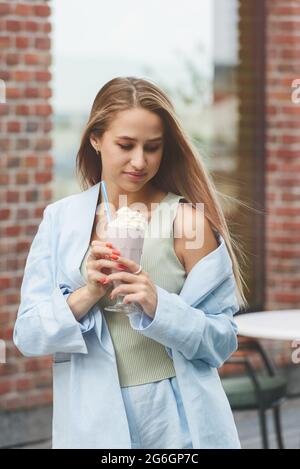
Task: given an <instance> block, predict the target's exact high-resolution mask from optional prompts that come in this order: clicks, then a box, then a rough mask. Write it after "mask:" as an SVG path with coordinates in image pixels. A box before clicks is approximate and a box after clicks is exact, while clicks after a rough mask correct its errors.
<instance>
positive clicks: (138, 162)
mask: <svg viewBox="0 0 300 469" xmlns="http://www.w3.org/2000/svg"><path fill="white" fill-rule="evenodd" d="M131 164H132V166H133V167H134V168H136V169H138V170H141V169H144V168H145V166H146V160H145V156H144V151H143V150H137V151H136V152H135V154H134V155H133V157H132V159H131Z"/></svg>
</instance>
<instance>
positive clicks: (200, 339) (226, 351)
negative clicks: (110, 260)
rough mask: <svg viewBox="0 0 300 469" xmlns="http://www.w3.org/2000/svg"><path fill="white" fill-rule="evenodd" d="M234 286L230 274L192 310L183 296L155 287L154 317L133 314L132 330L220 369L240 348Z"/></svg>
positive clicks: (131, 319) (237, 308) (168, 348)
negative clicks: (156, 300) (156, 297)
mask: <svg viewBox="0 0 300 469" xmlns="http://www.w3.org/2000/svg"><path fill="white" fill-rule="evenodd" d="M235 286H236V285H235V280H234V277H233V275H231V276H230V277H229V278H227V279H226V280H224V282H223V283H222V284H221V285H220V286H219V287H218V288H217V289H216V290H215V291H214V292H210V294H209V295H208V296H206V297H205V298H203V299H202V300H201V299H200V300H199V303H198V305H197V307H192V306H190V305H189V304H187V303H186V302H185V301H184V300H183V298H181V297H180V295H177V294H175V293H169V292H168V291H167V290H165V289H163V288H161V287H159V286H158V285H156V288H157V295H158V303H157V308H156V311H155V316H154V318H153V319H151V318H149V317H148V316H147V315H146V314H145V313H143V314H142V315H138V314H136V315H132V317H129V319H130V323H131V327H132V328H133V329H135V330H138V331H139V332H140V333H141V334H143V335H145V336H146V337H150V338H151V339H153V340H156V341H157V342H159V343H161V344H162V345H164V346H165V347H166V349H167V351H168V353H169V352H170V349H171V350H172V349H174V350H176V351H178V352H180V353H182V354H183V356H184V357H185V358H186V359H187V360H204V361H205V362H207V363H208V364H209V365H210V366H212V367H216V368H218V367H220V366H222V365H223V363H224V362H225V361H226V360H227V359H228V358H229V357H230V355H231V354H232V353H233V352H234V351H235V350H236V349H237V346H238V342H237V326H236V324H235V322H234V320H233V315H234V314H235V313H236V312H237V311H238V310H239V305H238V302H237V298H236V294H235ZM146 316H147V317H146ZM169 356H170V353H169Z"/></svg>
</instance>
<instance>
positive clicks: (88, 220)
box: [14, 77, 245, 449]
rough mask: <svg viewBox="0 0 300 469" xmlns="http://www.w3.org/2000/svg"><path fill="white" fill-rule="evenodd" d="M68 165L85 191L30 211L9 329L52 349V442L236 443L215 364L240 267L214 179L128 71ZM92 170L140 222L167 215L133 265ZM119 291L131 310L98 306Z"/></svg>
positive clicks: (41, 351) (169, 110) (160, 103)
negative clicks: (40, 213) (114, 237)
mask: <svg viewBox="0 0 300 469" xmlns="http://www.w3.org/2000/svg"><path fill="white" fill-rule="evenodd" d="M77 169H78V172H79V175H80V177H81V182H82V186H83V189H85V190H83V191H82V192H81V193H79V194H75V195H72V196H69V197H65V198H63V199H62V200H59V201H57V202H55V203H52V204H50V205H48V206H47V207H46V209H45V211H44V217H43V220H42V222H41V224H40V226H39V229H38V232H37V234H36V236H35V238H34V241H33V243H32V245H31V248H30V252H29V255H28V258H27V262H26V266H25V272H24V278H23V283H22V288H21V303H20V307H19V311H18V318H17V321H16V324H15V329H14V342H15V344H16V346H17V347H18V348H19V349H20V351H21V352H22V353H23V354H24V355H28V356H31V355H46V354H53V357H54V363H53V372H54V415H53V447H54V448H58V447H60V448H165V449H167V448H239V447H240V443H239V439H238V435H237V432H236V427H235V424H234V420H233V416H232V413H231V409H230V407H229V404H228V401H227V398H226V395H225V393H224V391H223V388H222V385H221V382H220V379H219V376H218V372H217V368H218V367H220V366H221V365H222V364H223V363H224V361H225V360H226V359H227V358H228V357H229V356H230V355H231V354H232V353H233V352H234V351H235V350H236V348H237V338H236V332H237V330H236V325H235V323H234V320H233V315H234V313H236V312H237V311H238V310H239V308H240V307H241V306H243V305H244V304H245V298H244V294H243V290H242V279H241V274H240V271H239V266H238V263H237V260H236V257H235V254H234V252H233V249H232V243H231V239H230V235H229V232H228V228H227V225H226V221H225V219H224V216H223V213H222V210H221V208H220V205H219V202H218V200H217V196H216V191H215V188H214V186H213V184H212V182H211V181H210V179H209V177H208V175H207V173H206V171H205V169H204V166H203V164H202V162H201V157H200V156H199V155H198V154H197V152H196V150H195V149H194V148H193V146H192V144H191V143H190V141H189V139H188V137H187V136H186V135H185V133H184V131H183V130H182V127H181V125H180V123H179V122H178V119H177V117H176V114H175V111H174V108H173V106H172V103H171V102H170V100H169V99H168V97H167V96H166V95H165V94H164V93H163V91H162V90H160V89H159V88H158V87H157V86H156V85H155V84H153V83H151V82H150V81H147V80H144V79H138V78H135V77H118V78H115V79H113V80H111V81H109V82H108V83H106V84H105V85H104V86H103V87H102V88H101V89H100V91H99V92H98V94H97V96H96V98H95V100H94V103H93V106H92V109H91V113H90V116H89V119H88V123H87V125H86V128H85V130H84V132H83V136H82V141H81V145H80V148H79V151H78V155H77ZM101 180H104V181H105V182H106V187H107V193H108V198H109V202H110V206H111V207H113V211H114V210H117V209H118V208H119V207H120V206H121V205H123V202H121V199H120V196H123V197H124V196H127V205H128V206H129V207H130V206H131V204H133V203H138V202H139V203H143V204H145V207H146V208H147V209H149V210H148V211H147V214H148V229H149V230H150V228H151V230H152V229H155V228H160V225H161V223H162V220H164V224H165V227H166V226H167V234H168V236H164V237H163V236H161V235H160V236H159V237H157V236H156V237H151V236H148V237H146V238H145V241H144V246H143V253H142V259H141V264H140V265H138V264H136V263H135V262H134V261H133V260H131V259H127V258H126V257H124V256H123V255H122V252H119V251H118V250H117V249H115V246H113V245H112V244H109V243H107V242H106V239H105V231H104V229H103V227H104V226H105V223H106V217H105V213H104V209H103V204H102V202H103V196H102V192H101V190H100V181H101ZM200 203H201V204H203V207H204V216H203V217H198V216H197V215H198V214H199V211H198V210H197V207H198V206H197V205H196V204H200ZM152 204H155V209H154V210H151V208H152V207H153V205H152ZM199 220H200V224H199ZM154 231H155V230H154ZM156 232H157V231H156ZM177 233H180V234H181V235H180V236H176V235H175V234H177ZM199 234H200V235H201V236H200V237H199ZM199 240H201V242H199ZM189 242H194V244H193V246H192V248H191V247H190V246H191V245H189V244H188V243H189ZM112 269H114V273H112ZM116 269H118V271H117V272H116ZM114 280H119V281H121V283H120V285H119V286H118V287H116V288H114V286H113V283H112V282H113V281H114ZM119 294H121V295H123V296H124V303H127V304H128V303H129V304H130V303H132V302H134V303H137V304H139V305H140V306H141V307H142V312H141V313H138V314H135V315H128V316H127V315H126V314H124V313H115V312H107V311H105V310H104V307H105V306H106V305H107V304H111V303H114V301H115V298H116V296H117V295H119Z"/></svg>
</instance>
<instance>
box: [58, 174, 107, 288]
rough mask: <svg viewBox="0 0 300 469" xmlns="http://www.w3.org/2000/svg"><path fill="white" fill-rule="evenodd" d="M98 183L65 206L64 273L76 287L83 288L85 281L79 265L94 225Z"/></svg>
mask: <svg viewBox="0 0 300 469" xmlns="http://www.w3.org/2000/svg"><path fill="white" fill-rule="evenodd" d="M99 188H100V182H98V183H97V184H95V185H94V186H92V187H91V188H89V189H88V190H86V191H84V192H82V193H81V194H79V196H78V197H76V196H75V197H74V199H72V200H71V201H70V204H67V205H66V210H65V213H64V214H63V216H64V220H63V223H64V224H66V227H67V229H66V230H63V232H62V233H63V234H62V236H63V238H64V239H63V240H62V244H63V246H64V248H65V250H64V256H63V257H64V264H65V267H64V271H65V272H68V273H69V274H70V277H71V280H72V281H73V282H74V283H76V285H77V287H83V286H84V285H85V280H84V278H83V277H82V275H81V272H80V264H81V262H82V259H83V257H84V254H85V252H86V250H87V248H88V245H89V242H90V238H91V234H92V229H93V225H94V219H95V213H96V208H97V201H98V195H99Z"/></svg>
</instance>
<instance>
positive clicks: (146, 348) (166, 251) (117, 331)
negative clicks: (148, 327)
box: [81, 192, 186, 387]
mask: <svg viewBox="0 0 300 469" xmlns="http://www.w3.org/2000/svg"><path fill="white" fill-rule="evenodd" d="M181 198H182V196H180V195H177V194H174V193H173V192H168V194H167V195H166V196H165V197H164V198H163V200H162V201H161V202H160V203H159V204H157V205H156V206H155V208H154V210H152V213H151V219H150V221H149V223H148V226H147V230H146V233H145V239H144V245H143V251H142V258H141V266H142V269H143V270H144V271H145V272H147V273H148V274H149V275H150V277H151V279H152V281H153V283H154V284H156V285H158V286H160V287H161V288H164V289H165V290H167V291H168V292H170V293H177V294H179V292H180V290H181V289H182V286H183V284H184V281H185V278H186V272H185V269H184V267H183V265H182V264H181V262H180V261H179V259H178V257H177V255H176V253H175V250H174V238H173V222H174V219H175V216H176V212H177V207H178V203H179V201H180V199H181ZM89 251H90V247H89V248H88V250H87V252H86V254H85V256H84V259H83V261H82V264H81V273H82V276H83V277H84V278H85V279H86V260H87V257H88V255H89ZM121 255H122V253H121ZM112 289H113V286H111V287H110V288H109V289H108V290H107V292H106V294H105V295H104V296H103V297H102V298H101V300H100V301H99V307H100V310H101V312H102V314H103V316H104V318H105V320H106V322H107V326H108V329H109V332H110V335H111V338H112V342H113V345H114V350H115V354H116V361H117V367H118V374H119V381H120V386H121V387H125V386H134V385H138V384H146V383H150V382H154V381H159V380H162V379H165V378H170V377H172V376H175V375H176V373H175V369H174V366H173V360H172V359H171V358H170V357H169V355H168V353H167V351H166V349H165V347H164V346H163V345H162V344H160V343H159V342H156V341H155V340H152V339H150V338H149V337H145V336H143V335H142V334H141V333H140V332H139V331H137V330H135V329H133V328H132V327H131V325H130V321H129V318H128V316H127V315H126V314H124V313H120V312H110V311H104V309H103V308H104V307H105V306H106V305H108V304H114V302H115V300H110V298H109V294H110V292H111V290H112Z"/></svg>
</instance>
